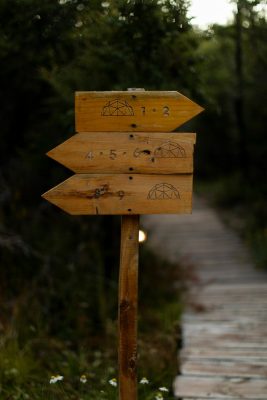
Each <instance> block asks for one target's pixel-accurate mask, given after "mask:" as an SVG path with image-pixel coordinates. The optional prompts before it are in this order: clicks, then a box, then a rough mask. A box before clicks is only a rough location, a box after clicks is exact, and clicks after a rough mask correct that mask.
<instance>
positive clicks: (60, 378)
mask: <svg viewBox="0 0 267 400" xmlns="http://www.w3.org/2000/svg"><path fill="white" fill-rule="evenodd" d="M63 379H64V377H63V376H62V375H52V376H51V378H50V381H49V383H57V382H59V381H63Z"/></svg>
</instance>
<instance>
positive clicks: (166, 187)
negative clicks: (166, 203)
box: [147, 183, 180, 200]
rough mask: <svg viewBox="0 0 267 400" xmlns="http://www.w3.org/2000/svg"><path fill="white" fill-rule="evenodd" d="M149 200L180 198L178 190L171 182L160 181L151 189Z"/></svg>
mask: <svg viewBox="0 0 267 400" xmlns="http://www.w3.org/2000/svg"><path fill="white" fill-rule="evenodd" d="M147 198H148V199H149V200H168V199H169V200H173V199H180V194H179V192H178V190H177V189H176V188H175V187H174V186H173V185H171V184H170V183H158V184H157V185H155V186H153V188H152V189H151V190H150V191H149V193H148V196H147Z"/></svg>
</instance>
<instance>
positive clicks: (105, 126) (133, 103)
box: [75, 91, 203, 132]
mask: <svg viewBox="0 0 267 400" xmlns="http://www.w3.org/2000/svg"><path fill="white" fill-rule="evenodd" d="M201 111H203V108H202V107H200V106H199V105H198V104H196V103H194V102H193V101H191V100H190V99H188V98H187V97H185V96H183V95H182V94H181V93H179V92H176V91H161V92H158V91H127V92H76V96H75V121H76V124H75V125H76V132H118V131H119V132H131V131H132V132H134V131H136V132H164V131H168V132H170V131H173V130H175V129H176V128H178V127H179V126H180V125H182V124H184V123H185V122H187V121H189V120H190V119H191V118H193V117H194V116H196V115H197V114H199V113H200V112H201Z"/></svg>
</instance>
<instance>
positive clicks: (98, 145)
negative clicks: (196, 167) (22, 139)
mask: <svg viewBox="0 0 267 400" xmlns="http://www.w3.org/2000/svg"><path fill="white" fill-rule="evenodd" d="M195 142H196V134H195V133H157V132H153V133H152V132H151V133H144V132H140V133H139V132H137V133H129V132H119V133H118V132H90V133H78V134H76V135H74V136H72V137H71V138H70V139H68V140H67V141H66V142H64V143H62V144H60V145H59V146H57V147H55V148H54V149H53V150H51V151H49V152H48V153H47V155H48V156H49V157H51V158H53V159H54V160H56V161H58V162H60V163H61V164H63V165H64V166H65V167H67V168H69V169H71V170H72V171H74V172H76V173H111V172H112V173H129V172H131V173H133V174H136V173H137V174H140V173H144V174H150V173H151V174H177V173H192V172H193V150H194V144H195Z"/></svg>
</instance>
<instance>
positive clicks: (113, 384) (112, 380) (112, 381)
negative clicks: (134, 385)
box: [108, 378, 118, 387]
mask: <svg viewBox="0 0 267 400" xmlns="http://www.w3.org/2000/svg"><path fill="white" fill-rule="evenodd" d="M108 383H109V384H110V385H111V386H114V387H116V386H118V384H117V379H116V378H113V379H110V380H109V381H108Z"/></svg>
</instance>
